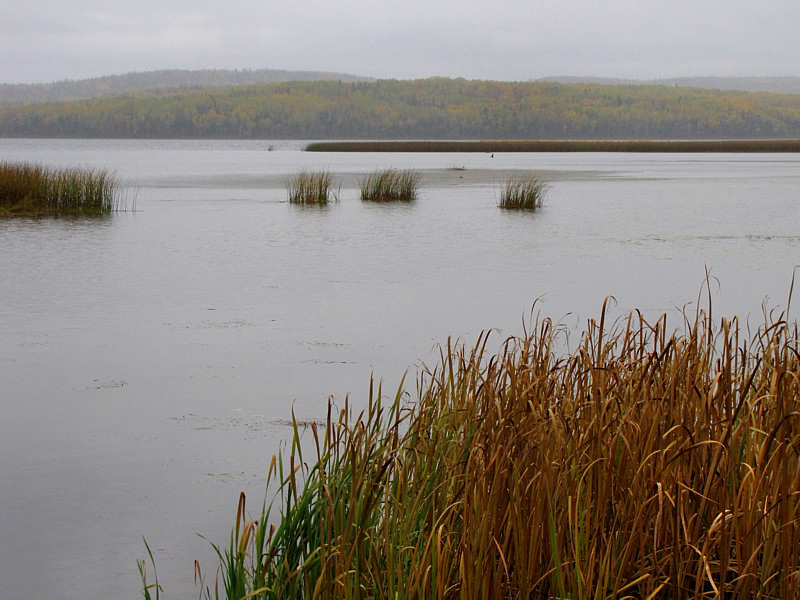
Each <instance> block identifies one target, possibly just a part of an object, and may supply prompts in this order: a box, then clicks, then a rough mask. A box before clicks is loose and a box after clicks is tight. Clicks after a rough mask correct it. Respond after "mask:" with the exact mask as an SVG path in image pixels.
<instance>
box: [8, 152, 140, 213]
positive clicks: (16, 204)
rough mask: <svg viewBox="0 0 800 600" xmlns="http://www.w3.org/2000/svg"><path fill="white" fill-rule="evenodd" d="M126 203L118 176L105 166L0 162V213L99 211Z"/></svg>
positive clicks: (108, 209) (103, 211) (112, 208)
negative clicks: (81, 166)
mask: <svg viewBox="0 0 800 600" xmlns="http://www.w3.org/2000/svg"><path fill="white" fill-rule="evenodd" d="M126 207H127V196H126V195H125V193H124V191H123V189H122V186H121V184H120V182H119V180H118V178H117V177H116V176H115V175H114V174H113V173H109V172H108V171H106V170H104V169H82V168H59V169H57V168H52V167H46V166H43V165H40V164H36V163H27V162H22V163H12V162H2V163H0V214H2V215H5V216H28V215H45V214H56V215H65V214H70V215H102V214H108V213H111V212H114V211H118V210H125V208H126Z"/></svg>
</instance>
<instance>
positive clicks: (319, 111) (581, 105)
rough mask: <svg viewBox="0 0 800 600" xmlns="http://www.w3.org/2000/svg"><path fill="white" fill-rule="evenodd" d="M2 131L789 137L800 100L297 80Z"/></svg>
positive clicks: (131, 104) (125, 101) (132, 103)
mask: <svg viewBox="0 0 800 600" xmlns="http://www.w3.org/2000/svg"><path fill="white" fill-rule="evenodd" d="M0 136H4V137H96V138H103V137H113V138H237V139H281V138H284V139H320V138H324V139H731V138H739V139H788V138H800V95H793V94H773V93H748V92H737V91H725V92H723V91H715V90H705V89H697V88H680V87H677V88H676V87H670V88H667V87H663V86H652V85H598V84H560V83H552V82H530V83H521V82H518V83H510V82H494V81H468V80H462V79H444V78H433V79H424V80H415V81H398V80H377V81H369V82H339V81H310V82H309V81H294V82H282V83H273V84H264V85H252V86H238V87H226V88H212V89H203V90H192V91H187V92H186V93H180V94H168V95H159V94H157V93H147V92H144V93H138V94H136V95H129V96H122V97H111V98H97V99H92V100H84V101H74V102H52V103H40V104H25V105H9V106H5V107H2V108H0Z"/></svg>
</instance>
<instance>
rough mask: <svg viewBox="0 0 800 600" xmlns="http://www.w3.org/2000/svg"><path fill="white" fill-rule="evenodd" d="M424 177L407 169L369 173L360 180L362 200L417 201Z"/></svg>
mask: <svg viewBox="0 0 800 600" xmlns="http://www.w3.org/2000/svg"><path fill="white" fill-rule="evenodd" d="M421 181H422V176H421V175H420V174H419V173H417V172H415V171H412V170H411V169H406V170H403V171H398V170H397V169H384V170H382V171H375V172H373V173H369V174H368V175H366V176H365V177H364V178H363V179H360V180H359V185H360V187H361V199H362V200H370V201H377V202H383V201H392V200H415V199H416V198H417V195H418V193H419V186H420V182H421Z"/></svg>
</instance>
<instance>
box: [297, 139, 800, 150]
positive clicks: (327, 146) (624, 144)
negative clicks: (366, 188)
mask: <svg viewBox="0 0 800 600" xmlns="http://www.w3.org/2000/svg"><path fill="white" fill-rule="evenodd" d="M305 149H306V151H307V152H671V153H679V152H686V153H691V152H746V153H750V152H767V153H769V152H800V140H697V141H647V140H645V141H642V140H630V141H624V140H617V141H602V140H599V141H589V140H586V141H583V140H551V141H548V140H481V141H402V142H399V141H398V142H393V141H381V142H378V141H369V142H366V141H351V142H314V143H311V144H309V145H308V146H306V148H305Z"/></svg>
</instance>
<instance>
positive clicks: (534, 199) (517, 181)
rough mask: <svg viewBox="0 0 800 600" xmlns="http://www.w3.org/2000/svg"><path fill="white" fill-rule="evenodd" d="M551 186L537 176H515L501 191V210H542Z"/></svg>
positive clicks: (505, 183)
mask: <svg viewBox="0 0 800 600" xmlns="http://www.w3.org/2000/svg"><path fill="white" fill-rule="evenodd" d="M548 189H549V186H548V184H547V183H546V182H544V181H542V180H541V179H539V178H538V177H536V176H535V175H513V176H511V177H510V178H509V179H507V180H506V181H505V182H504V183H503V187H502V189H501V190H500V201H499V202H498V206H499V207H500V208H511V209H524V210H536V209H537V208H541V206H542V203H543V202H544V197H545V195H546V194H547V190H548Z"/></svg>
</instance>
